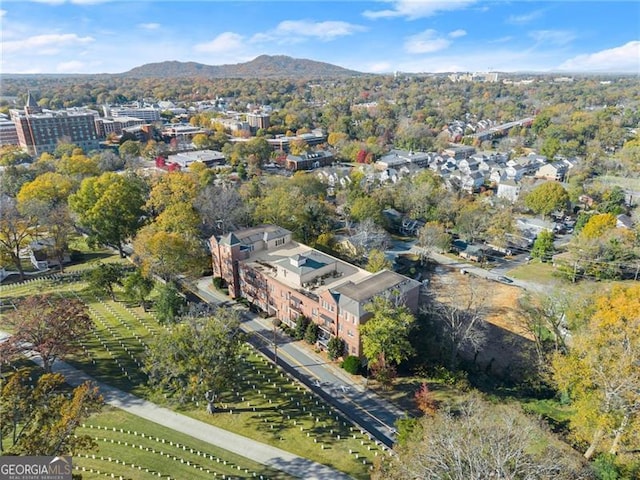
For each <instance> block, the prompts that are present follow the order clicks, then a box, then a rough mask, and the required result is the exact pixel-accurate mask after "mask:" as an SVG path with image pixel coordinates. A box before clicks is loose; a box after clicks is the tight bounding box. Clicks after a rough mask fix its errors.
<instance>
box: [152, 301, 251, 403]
mask: <svg viewBox="0 0 640 480" xmlns="http://www.w3.org/2000/svg"><path fill="white" fill-rule="evenodd" d="M242 341H243V340H242V333H241V331H240V321H239V319H238V315H237V313H236V312H235V311H233V310H228V309H217V310H216V311H215V312H205V313H204V315H203V316H200V315H197V316H188V317H186V318H185V319H184V321H183V322H182V323H180V324H178V325H176V326H175V327H174V329H173V331H172V332H171V333H169V332H166V333H163V334H161V335H159V336H158V337H157V338H156V340H155V341H154V342H153V343H152V344H151V345H150V349H149V353H148V355H147V359H146V361H145V368H146V371H147V373H148V374H149V382H150V384H151V385H152V386H153V387H155V388H158V389H160V390H161V391H164V392H166V393H169V394H170V395H172V397H173V398H175V399H176V400H177V401H178V402H180V403H183V402H185V401H190V400H191V398H192V397H195V398H197V399H199V400H200V401H202V400H203V399H207V400H209V399H210V398H212V395H214V396H219V395H220V394H222V393H223V392H225V391H226V389H227V388H229V387H230V386H231V385H232V382H233V380H234V379H235V375H236V372H237V368H238V361H239V354H240V347H241V346H242Z"/></svg>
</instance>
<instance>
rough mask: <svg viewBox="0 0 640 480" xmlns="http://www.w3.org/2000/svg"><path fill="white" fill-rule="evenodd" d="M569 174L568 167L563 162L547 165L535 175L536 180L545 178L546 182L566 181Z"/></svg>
mask: <svg viewBox="0 0 640 480" xmlns="http://www.w3.org/2000/svg"><path fill="white" fill-rule="evenodd" d="M566 174H567V165H566V164H565V163H563V162H553V163H546V164H544V165H542V166H541V167H540V168H538V170H537V171H536V173H535V178H543V179H545V180H556V181H558V182H562V181H564V177H565V175H566Z"/></svg>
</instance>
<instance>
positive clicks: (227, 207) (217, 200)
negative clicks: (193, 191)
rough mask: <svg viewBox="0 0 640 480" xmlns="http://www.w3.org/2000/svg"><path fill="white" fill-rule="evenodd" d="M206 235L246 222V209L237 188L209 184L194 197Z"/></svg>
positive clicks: (226, 230) (224, 230)
mask: <svg viewBox="0 0 640 480" xmlns="http://www.w3.org/2000/svg"><path fill="white" fill-rule="evenodd" d="M195 207H196V209H197V210H198V213H199V214H200V216H201V217H202V222H203V224H202V229H203V233H204V234H205V235H206V236H210V235H213V234H224V233H227V232H229V231H231V230H234V229H236V228H238V227H242V226H244V225H247V224H248V220H249V215H248V209H247V207H246V205H245V202H244V200H243V199H242V196H241V195H240V193H238V190H236V189H235V188H233V187H231V186H226V185H223V186H216V185H209V186H207V187H205V188H204V189H203V190H202V192H200V194H199V195H198V198H197V199H196V203H195Z"/></svg>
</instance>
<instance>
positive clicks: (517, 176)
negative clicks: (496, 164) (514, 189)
mask: <svg viewBox="0 0 640 480" xmlns="http://www.w3.org/2000/svg"><path fill="white" fill-rule="evenodd" d="M504 171H505V174H506V175H507V178H510V179H512V180H521V179H522V177H524V176H525V175H526V174H527V173H528V172H529V167H528V166H525V165H518V164H515V165H510V166H508V167H507V168H505V170H504Z"/></svg>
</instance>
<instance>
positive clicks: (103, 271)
mask: <svg viewBox="0 0 640 480" xmlns="http://www.w3.org/2000/svg"><path fill="white" fill-rule="evenodd" d="M123 276H124V267H123V266H122V265H121V264H119V263H98V264H97V265H96V266H95V267H94V268H92V269H91V270H88V271H87V272H86V273H85V274H84V278H85V280H86V281H87V282H88V283H89V289H90V290H91V291H92V292H93V293H95V294H96V295H98V296H104V295H108V296H109V298H111V300H114V301H115V299H116V293H115V290H114V287H115V286H116V285H122V277H123Z"/></svg>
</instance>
